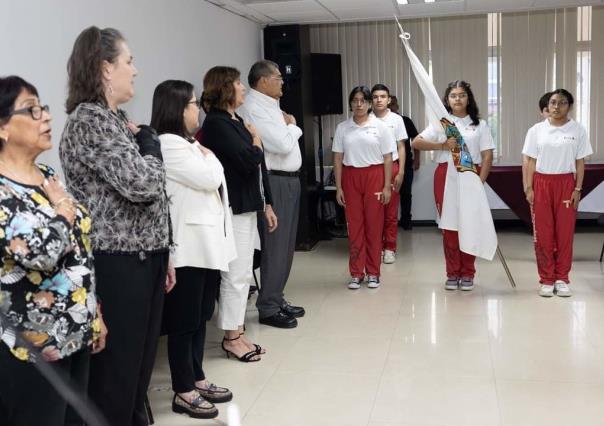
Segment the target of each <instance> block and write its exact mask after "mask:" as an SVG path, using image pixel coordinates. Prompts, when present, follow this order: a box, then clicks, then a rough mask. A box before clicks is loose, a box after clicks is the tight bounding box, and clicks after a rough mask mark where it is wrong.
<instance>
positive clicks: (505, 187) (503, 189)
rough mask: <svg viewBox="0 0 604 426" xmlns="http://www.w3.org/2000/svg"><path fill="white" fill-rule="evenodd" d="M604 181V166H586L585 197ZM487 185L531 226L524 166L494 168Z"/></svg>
mask: <svg viewBox="0 0 604 426" xmlns="http://www.w3.org/2000/svg"><path fill="white" fill-rule="evenodd" d="M602 181H604V164H586V165H585V177H584V179H583V191H582V195H583V197H585V196H586V195H587V194H589V193H590V192H591V191H592V190H593V189H594V188H595V187H596V186H598V185H599V184H600V183H602ZM487 183H488V184H489V186H490V187H491V188H492V189H493V191H495V192H496V193H497V195H499V197H500V198H501V199H502V200H503V201H504V202H505V203H506V204H507V205H508V206H509V208H510V209H512V211H513V212H514V213H516V215H518V217H519V218H520V219H521V220H522V221H523V222H524V223H526V224H527V225H529V226H531V211H530V209H529V205H528V203H527V202H526V198H525V197H524V188H523V187H522V166H493V168H492V169H491V173H490V174H489V177H488V179H487Z"/></svg>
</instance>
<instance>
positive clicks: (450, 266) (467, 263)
mask: <svg viewBox="0 0 604 426" xmlns="http://www.w3.org/2000/svg"><path fill="white" fill-rule="evenodd" d="M447 167H448V163H439V165H438V167H436V170H435V171H434V201H435V202H436V209H437V210H438V214H439V215H440V214H442V205H443V199H444V194H445V181H446V179H447ZM466 173H471V172H466ZM443 248H444V251H445V262H446V268H447V277H449V278H461V277H468V278H474V274H475V273H476V268H475V267H474V260H475V259H476V257H475V256H472V255H471V254H467V253H464V252H463V251H461V250H460V249H459V238H458V235H457V231H449V230H448V229H443Z"/></svg>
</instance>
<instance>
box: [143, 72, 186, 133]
mask: <svg viewBox="0 0 604 426" xmlns="http://www.w3.org/2000/svg"><path fill="white" fill-rule="evenodd" d="M193 90H194V88H193V85H192V84H191V83H189V82H186V81H182V80H166V81H164V82H163V83H160V84H158V85H157V87H156V88H155V91H154V92H153V107H152V109H151V127H153V128H154V129H155V130H156V131H157V134H159V135H162V134H164V133H172V134H175V135H178V136H181V137H183V138H189V137H190V135H188V134H187V129H186V128H185V122H184V116H183V113H184V111H185V108H187V105H188V104H189V102H190V101H191V97H192V96H193Z"/></svg>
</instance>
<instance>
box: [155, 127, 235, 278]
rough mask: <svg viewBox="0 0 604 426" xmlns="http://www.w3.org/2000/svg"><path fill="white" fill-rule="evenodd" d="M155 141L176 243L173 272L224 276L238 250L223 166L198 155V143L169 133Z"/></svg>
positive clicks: (215, 159)
mask: <svg viewBox="0 0 604 426" xmlns="http://www.w3.org/2000/svg"><path fill="white" fill-rule="evenodd" d="M159 139H160V141H161V152H162V155H163V157H164V165H165V168H166V192H167V193H168V197H169V199H170V216H171V218H172V232H173V237H174V242H175V243H176V251H175V253H174V256H173V261H174V267H176V268H179V267H183V266H190V267H196V268H207V269H217V270H221V271H228V270H229V267H228V265H229V262H230V261H232V260H233V259H235V258H236V257H237V251H236V248H235V240H234V238H233V225H232V222H231V211H230V209H229V196H228V191H227V186H226V179H225V177H224V170H223V168H222V164H220V161H218V159H217V158H216V157H215V156H214V154H209V155H207V156H206V155H204V154H202V153H201V151H200V150H199V143H198V142H195V143H190V142H188V141H187V140H186V139H184V138H182V137H180V136H177V135H174V134H169V133H166V134H163V135H161V136H160V137H159Z"/></svg>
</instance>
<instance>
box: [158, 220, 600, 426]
mask: <svg viewBox="0 0 604 426" xmlns="http://www.w3.org/2000/svg"><path fill="white" fill-rule="evenodd" d="M602 238H603V236H602V234H601V233H595V232H593V233H592V232H585V231H583V232H581V231H580V232H579V233H578V234H577V236H576V239H575V256H574V257H575V262H574V267H573V273H572V275H571V279H572V289H573V292H574V296H573V297H572V298H569V299H561V298H556V297H554V298H552V299H543V298H540V297H539V296H537V275H536V266H535V262H534V253H533V246H532V239H531V236H530V235H529V234H528V233H525V232H522V231H521V230H518V231H504V232H500V233H499V243H500V247H501V248H502V250H503V252H504V254H505V255H506V258H507V260H508V265H509V266H510V269H511V270H512V273H513V274H514V277H515V279H516V282H517V285H518V287H517V288H516V289H515V290H514V289H512V288H511V286H510V285H509V283H508V280H507V276H506V275H505V272H504V270H503V268H502V266H501V264H500V263H499V261H498V260H497V259H495V260H494V261H493V262H486V261H478V263H477V271H478V272H477V277H476V284H477V285H476V288H475V290H474V291H473V292H470V293H461V292H446V291H445V290H444V288H443V283H444V261H443V259H442V248H441V238H440V234H439V233H438V231H437V230H436V228H415V229H414V230H413V231H412V232H404V231H401V232H400V233H399V245H400V249H399V255H398V258H397V262H396V264H394V265H383V268H382V283H383V284H382V287H381V288H380V289H377V290H370V289H368V288H366V287H363V288H362V289H361V290H358V291H350V290H348V289H346V286H345V284H346V280H347V278H348V275H347V248H346V244H347V242H346V240H332V241H326V242H321V243H320V244H319V245H318V246H317V247H316V248H315V249H314V250H313V251H312V252H308V253H296V257H295V261H294V268H293V274H292V277H291V279H290V282H289V284H288V287H287V292H286V293H287V297H288V299H289V300H291V301H292V302H293V303H295V304H301V305H304V307H305V308H306V311H307V315H306V317H304V318H301V319H300V325H299V326H298V328H296V329H293V330H279V329H274V328H270V327H265V326H260V325H259V324H258V313H257V311H256V310H255V307H254V303H253V302H254V300H252V301H250V304H249V306H248V317H247V318H248V319H247V329H248V331H247V333H246V334H247V335H248V336H249V337H250V338H251V339H253V340H254V341H256V342H258V343H260V344H262V345H263V346H266V348H267V349H268V353H267V354H266V355H265V356H264V357H263V359H262V361H261V362H258V363H254V364H244V363H240V362H237V361H234V360H232V359H231V360H227V359H226V357H225V356H224V353H222V352H221V350H220V339H221V333H220V332H219V331H218V330H216V328H215V327H214V325H211V326H210V329H209V332H208V339H207V345H206V346H207V351H206V358H205V371H206V374H207V375H208V377H209V378H210V379H211V380H213V381H214V382H215V383H217V384H218V385H220V386H227V387H229V388H231V389H232V391H233V393H234V394H235V399H234V402H235V403H236V404H237V406H238V408H239V411H240V413H241V416H242V423H241V424H242V425H243V426H277V425H278V426H281V425H283V426H290V425H291V426H296V425H304V426H306V425H308V426H323V425H325V426H340V425H341V426H357V425H358V426H393V425H400V426H491V425H494V426H524V425H526V426H540V425H547V426H554V425H561V426H562V425H564V426H568V425H578V426H591V425H594V426H595V425H598V426H601V425H604V403H603V401H604V273H603V271H602V268H601V265H600V264H599V263H598V257H599V253H600V249H601V246H602ZM149 397H150V400H151V404H152V407H153V412H154V415H155V422H156V424H157V425H159V426H164V425H166V426H170V425H183V426H184V425H227V424H228V423H227V408H226V406H224V405H219V406H218V407H219V409H220V413H221V414H220V416H219V418H218V419H215V420H195V419H191V418H188V417H186V416H182V415H177V414H173V413H172V412H171V409H170V403H171V398H172V392H171V390H170V376H169V369H168V366H167V359H166V353H165V341H162V343H161V345H160V353H159V354H158V359H157V363H156V368H155V373H154V376H153V380H152V388H151V390H150V392H149Z"/></svg>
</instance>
